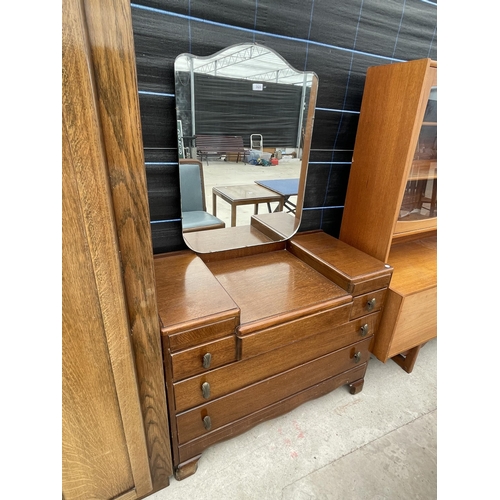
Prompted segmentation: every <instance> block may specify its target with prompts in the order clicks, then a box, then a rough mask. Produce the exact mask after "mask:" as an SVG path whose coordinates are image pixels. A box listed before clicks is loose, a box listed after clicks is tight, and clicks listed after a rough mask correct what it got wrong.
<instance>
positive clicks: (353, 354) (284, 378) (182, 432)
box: [177, 337, 371, 444]
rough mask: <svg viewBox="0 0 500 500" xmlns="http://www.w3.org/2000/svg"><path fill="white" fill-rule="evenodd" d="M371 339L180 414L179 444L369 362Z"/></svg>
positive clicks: (178, 419) (178, 418)
mask: <svg viewBox="0 0 500 500" xmlns="http://www.w3.org/2000/svg"><path fill="white" fill-rule="evenodd" d="M370 341H371V337H369V338H367V339H365V340H362V341H361V342H357V343H355V344H352V345H350V346H348V347H345V348H343V349H339V350H337V351H335V352H333V353H330V354H327V355H325V356H322V357H320V358H318V359H315V360H314V361H310V362H308V363H304V364H302V365H300V366H298V367H296V368H293V369H291V370H287V371H285V372H283V373H280V374H279V375H275V376H273V377H270V378H268V379H266V380H263V381H261V382H258V383H256V384H253V385H251V386H249V387H246V388H245V389H242V390H240V391H237V392H236V393H233V394H229V395H227V396H224V397H221V398H219V399H217V400H215V401H212V402H210V403H207V404H204V405H202V406H199V407H197V408H194V409H192V410H189V411H187V412H185V413H182V414H180V415H177V432H178V439H179V443H180V444H182V443H186V442H187V441H190V440H191V439H194V438H196V437H198V436H201V435H202V434H205V433H206V432H207V431H209V430H211V429H217V428H218V427H221V426H223V425H225V424H228V423H229V422H232V421H233V420H236V419H239V418H242V417H244V416H245V415H249V414H250V413H253V412H255V411H257V410H260V409H261V408H264V407H266V406H268V405H270V404H273V403H275V402H276V401H279V400H280V399H283V398H286V397H288V396H291V395H292V394H295V393H296V392H299V391H302V390H304V389H307V388H308V387H310V386H311V385H314V384H317V383H319V382H321V381H322V380H326V379H327V378H330V377H333V376H335V375H338V374H340V373H342V372H344V371H346V370H348V369H350V368H354V367H355V366H356V365H357V364H360V363H365V362H367V361H368V359H369V357H370V353H369V350H368V347H369V345H370Z"/></svg>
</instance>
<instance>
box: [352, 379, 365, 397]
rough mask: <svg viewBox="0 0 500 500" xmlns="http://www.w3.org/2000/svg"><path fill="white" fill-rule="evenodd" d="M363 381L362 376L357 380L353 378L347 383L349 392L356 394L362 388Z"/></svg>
mask: <svg viewBox="0 0 500 500" xmlns="http://www.w3.org/2000/svg"><path fill="white" fill-rule="evenodd" d="M364 383H365V379H364V378H360V379H359V380H355V381H354V382H351V383H350V384H349V392H350V393H351V394H358V392H361V391H362V389H363V384H364Z"/></svg>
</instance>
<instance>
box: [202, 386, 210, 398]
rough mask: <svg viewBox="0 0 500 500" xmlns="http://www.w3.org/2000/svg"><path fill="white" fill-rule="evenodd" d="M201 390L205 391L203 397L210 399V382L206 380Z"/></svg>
mask: <svg viewBox="0 0 500 500" xmlns="http://www.w3.org/2000/svg"><path fill="white" fill-rule="evenodd" d="M201 392H202V393H203V397H204V398H205V399H208V398H209V397H210V384H209V383H208V382H204V383H203V385H202V386H201Z"/></svg>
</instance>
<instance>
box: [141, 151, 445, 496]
mask: <svg viewBox="0 0 500 500" xmlns="http://www.w3.org/2000/svg"><path fill="white" fill-rule="evenodd" d="M299 171H300V161H299V160H289V161H286V162H280V165H278V166H272V167H257V166H251V165H244V164H236V163H231V162H213V161H210V164H209V165H208V166H207V165H206V162H204V173H205V183H206V197H207V198H206V201H207V209H208V211H210V212H211V207H212V186H214V185H230V184H247V183H248V184H250V183H252V182H253V181H254V180H256V179H271V178H287V177H298V175H299ZM260 207H262V208H260ZM260 207H259V208H260V210H262V211H261V212H260V213H265V212H266V211H267V206H266V205H261V206H260ZM237 213H238V217H237V224H249V221H250V215H251V214H253V206H242V207H238V212H237ZM217 215H218V216H219V217H220V218H222V219H223V220H225V222H226V225H227V226H229V225H230V218H229V217H230V207H229V205H228V204H227V203H226V202H224V201H222V200H218V212H217ZM436 386H437V340H436V339H434V340H432V341H430V342H428V343H427V344H426V345H425V346H424V347H423V348H422V349H421V351H420V354H419V356H418V359H417V362H416V364H415V367H414V369H413V372H412V373H411V374H407V373H406V372H405V371H403V370H402V369H401V368H400V367H399V366H398V365H396V363H394V362H393V361H390V360H389V361H388V362H387V363H385V364H384V363H381V362H380V361H378V360H377V359H376V358H375V357H373V356H372V358H371V361H370V363H369V365H368V369H367V373H366V377H365V384H364V388H363V390H362V391H361V392H360V393H359V394H357V395H354V396H353V395H351V394H350V393H349V391H348V389H347V387H341V388H339V389H337V390H335V391H333V392H331V393H330V394H327V395H325V396H323V397H321V398H318V399H316V400H314V401H309V402H307V403H305V404H303V405H302V406H300V407H299V408H296V409H295V410H293V411H292V412H290V413H288V414H287V415H284V416H282V417H278V418H275V419H273V420H270V421H268V422H264V423H262V424H260V425H258V426H257V427H255V428H253V429H251V430H249V431H247V432H246V433H244V434H242V435H240V436H237V437H234V438H232V439H230V440H228V441H225V442H222V443H218V444H216V445H214V446H212V447H210V448H208V449H207V450H206V451H204V452H203V455H202V457H201V459H200V461H199V463H198V471H197V472H196V473H195V474H194V475H193V476H191V477H188V478H186V479H184V480H183V481H176V480H175V478H174V477H172V478H171V484H170V486H168V487H167V488H165V489H163V490H161V491H159V492H157V493H155V494H153V495H150V496H148V497H147V500H181V499H182V500H190V499H193V500H214V499H215V500H226V499H227V500H254V499H259V500H275V499H276V500H306V499H307V500H310V499H315V500H316V499H324V500H327V499H328V500H337V499H338V500H368V499H370V500H383V499H384V500H401V499H405V500H410V499H412V500H413V499H425V500H432V499H435V498H437V387H436Z"/></svg>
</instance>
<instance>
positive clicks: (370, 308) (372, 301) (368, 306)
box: [366, 298, 377, 311]
mask: <svg viewBox="0 0 500 500" xmlns="http://www.w3.org/2000/svg"><path fill="white" fill-rule="evenodd" d="M376 302H377V301H376V300H375V298H373V299H370V300H369V301H368V302H367V303H366V309H367V310H368V311H373V308H374V307H375V303H376Z"/></svg>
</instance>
